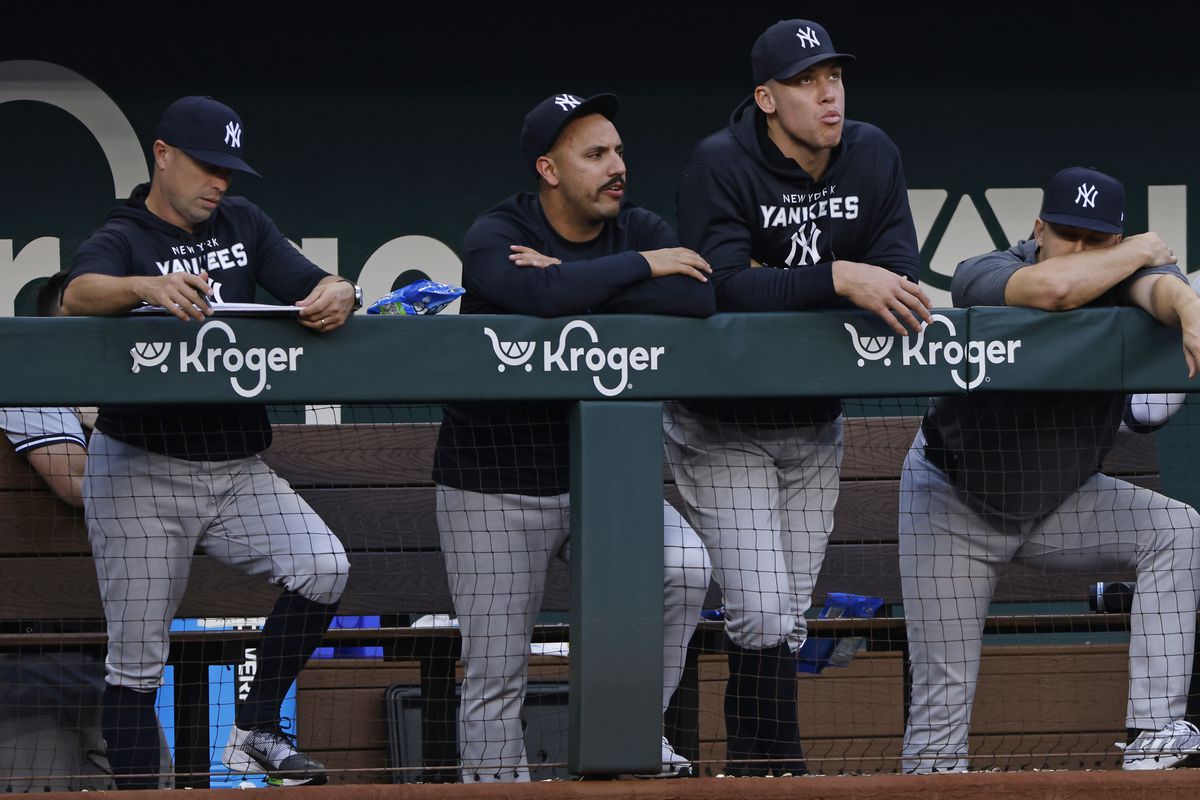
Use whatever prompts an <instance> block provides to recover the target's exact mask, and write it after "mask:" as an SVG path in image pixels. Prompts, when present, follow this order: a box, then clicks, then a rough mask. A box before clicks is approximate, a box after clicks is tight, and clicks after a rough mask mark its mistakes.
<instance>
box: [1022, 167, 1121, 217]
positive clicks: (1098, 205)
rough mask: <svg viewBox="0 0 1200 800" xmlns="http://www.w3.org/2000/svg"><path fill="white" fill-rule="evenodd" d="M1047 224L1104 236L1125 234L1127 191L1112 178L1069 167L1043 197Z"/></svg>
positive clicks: (1091, 171)
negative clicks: (1067, 226) (1096, 232)
mask: <svg viewBox="0 0 1200 800" xmlns="http://www.w3.org/2000/svg"><path fill="white" fill-rule="evenodd" d="M1038 216H1040V217H1041V218H1042V220H1044V221H1045V222H1052V223H1054V224H1055V225H1070V226H1071V227H1074V228H1084V229H1086V230H1089V231H1099V232H1100V233H1122V232H1124V230H1125V187H1124V186H1122V185H1121V182H1120V181H1119V180H1117V179H1116V178H1114V177H1112V176H1111V175H1105V174H1104V173H1103V172H1100V171H1098V170H1094V169H1088V168H1086V167H1068V168H1067V169H1064V170H1063V171H1062V172H1059V173H1058V174H1057V175H1055V176H1054V177H1053V178H1051V179H1050V183H1048V184H1047V185H1046V190H1045V192H1044V194H1043V195H1042V212H1041V214H1039V215H1038Z"/></svg>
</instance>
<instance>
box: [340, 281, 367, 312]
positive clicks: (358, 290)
mask: <svg viewBox="0 0 1200 800" xmlns="http://www.w3.org/2000/svg"><path fill="white" fill-rule="evenodd" d="M342 280H343V281H344V282H346V283H348V284H350V285H351V286H353V287H354V307H353V308H351V309H350V311H351V312H355V311H358V310H359V309H360V308H362V307H363V293H362V287H361V286H359V285H358V284H357V283H355V282H354V281H352V280H350V279H349V278H342Z"/></svg>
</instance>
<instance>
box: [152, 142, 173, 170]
mask: <svg viewBox="0 0 1200 800" xmlns="http://www.w3.org/2000/svg"><path fill="white" fill-rule="evenodd" d="M150 153H151V154H152V155H153V156H154V167H155V169H166V168H167V162H168V161H169V160H170V158H171V148H170V147H169V146H168V145H167V143H166V142H164V141H163V140H162V139H155V140H154V144H152V145H150Z"/></svg>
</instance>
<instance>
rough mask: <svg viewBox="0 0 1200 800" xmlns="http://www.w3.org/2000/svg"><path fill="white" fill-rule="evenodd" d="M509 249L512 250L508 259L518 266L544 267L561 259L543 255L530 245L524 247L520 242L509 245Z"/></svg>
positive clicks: (559, 262) (557, 262) (558, 262)
mask: <svg viewBox="0 0 1200 800" xmlns="http://www.w3.org/2000/svg"><path fill="white" fill-rule="evenodd" d="M508 249H509V250H512V251H513V252H512V255H510V256H509V257H508V260H509V261H511V262H512V263H514V264H516V265H517V266H518V267H537V268H538V269H545V268H546V267H550V266H553V265H555V264H561V263H562V261H561V260H559V259H557V258H554V257H552V256H544V255H542V254H541V253H539V252H538V251H537V250H534V249H533V248H532V247H526V246H524V245H520V244H514V245H509V248H508Z"/></svg>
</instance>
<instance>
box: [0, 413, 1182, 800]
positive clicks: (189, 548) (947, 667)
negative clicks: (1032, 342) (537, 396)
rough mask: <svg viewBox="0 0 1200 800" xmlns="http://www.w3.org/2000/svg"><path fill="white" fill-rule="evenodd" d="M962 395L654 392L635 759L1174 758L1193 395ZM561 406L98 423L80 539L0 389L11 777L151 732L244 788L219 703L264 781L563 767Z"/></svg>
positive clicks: (869, 767)
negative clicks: (105, 428) (644, 720)
mask: <svg viewBox="0 0 1200 800" xmlns="http://www.w3.org/2000/svg"><path fill="white" fill-rule="evenodd" d="M977 396H978V397H981V398H987V402H982V401H981V402H980V403H979V404H977V405H975V406H965V405H962V404H961V403H960V402H958V401H955V402H951V403H946V402H945V401H944V400H937V401H935V402H937V403H938V408H939V411H938V414H937V415H936V416H932V417H930V420H929V421H927V423H926V424H925V425H924V426H922V424H921V423H922V417H923V416H924V415H925V412H926V409H927V408H928V403H927V402H926V399H924V398H921V399H911V398H910V399H865V400H855V401H846V402H845V403H844V415H843V416H841V417H838V415H837V413H836V409H834V411H833V414H832V415H829V414H828V413H826V416H825V417H824V418H821V417H820V416H819V415H820V414H821V413H823V412H822V409H821V408H818V407H817V406H816V405H810V406H808V407H806V410H805V411H804V413H803V414H800V413H797V414H796V416H794V417H790V418H788V417H781V416H779V415H777V414H775V413H774V412H772V413H771V415H768V414H767V412H763V415H762V416H758V417H749V418H747V417H746V416H745V415H744V414H740V413H739V414H727V413H725V412H724V411H722V410H721V409H720V408H718V407H715V406H712V405H711V404H703V403H695V402H690V403H668V404H666V406H665V415H664V441H665V443H666V449H665V453H666V456H665V468H664V484H663V488H664V495H665V497H666V500H667V501H668V502H667V505H665V506H664V526H663V529H664V561H665V563H666V567H667V569H666V572H665V574H664V595H663V615H664V630H665V632H666V636H665V639H664V650H663V655H664V675H663V695H662V698H663V709H664V711H665V727H664V737H665V738H664V742H663V771H664V772H675V773H678V772H681V771H684V769H685V765H686V767H687V768H690V770H691V771H692V773H693V774H699V775H711V774H747V775H755V774H767V773H774V774H785V773H792V774H796V773H799V772H800V771H802V770H805V769H807V770H808V771H811V772H819V773H826V774H835V773H852V772H897V771H901V770H916V771H925V770H928V769H933V768H936V769H961V768H967V767H969V768H971V769H987V768H994V767H998V768H1002V769H1031V768H1040V767H1073V768H1081V767H1105V768H1115V767H1117V766H1119V765H1120V764H1121V761H1122V757H1123V756H1122V752H1121V750H1120V749H1118V748H1117V747H1115V746H1114V743H1115V742H1120V743H1122V744H1125V743H1126V742H1129V741H1131V740H1133V739H1134V738H1135V737H1136V735H1137V734H1138V732H1140V731H1147V732H1150V733H1149V734H1145V735H1143V736H1142V741H1141V744H1140V745H1139V747H1141V748H1143V749H1145V748H1146V747H1153V746H1156V745H1155V742H1156V741H1159V742H1163V747H1164V748H1166V750H1168V751H1171V752H1174V751H1175V750H1183V749H1186V748H1187V747H1194V746H1197V744H1200V743H1196V742H1191V740H1189V739H1188V738H1187V737H1188V736H1191V735H1192V734H1191V733H1190V732H1189V731H1188V730H1187V729H1186V728H1184V727H1182V726H1181V723H1182V721H1183V720H1185V719H1187V718H1188V717H1189V714H1188V709H1187V706H1188V700H1189V686H1190V683H1191V678H1192V663H1191V652H1192V646H1193V643H1194V636H1195V617H1196V614H1195V611H1196V606H1197V601H1196V586H1195V574H1196V570H1197V566H1198V564H1200V554H1198V553H1197V552H1196V547H1195V544H1196V542H1195V538H1196V535H1195V530H1196V527H1195V525H1194V522H1193V521H1194V520H1195V513H1194V512H1192V511H1191V510H1190V508H1188V507H1187V506H1185V505H1184V504H1183V501H1186V500H1188V499H1189V498H1188V497H1187V494H1188V484H1189V482H1190V479H1189V478H1188V477H1187V476H1188V475H1189V474H1190V469H1191V466H1192V465H1191V464H1190V460H1189V459H1190V456H1189V453H1190V450H1189V448H1188V444H1187V443H1188V442H1189V440H1190V438H1191V436H1190V430H1191V417H1190V413H1189V409H1188V408H1187V407H1186V406H1184V409H1183V411H1182V412H1181V413H1179V414H1177V415H1176V416H1175V417H1174V418H1173V419H1172V420H1171V421H1170V422H1169V423H1167V424H1166V427H1163V428H1162V429H1161V430H1157V428H1156V426H1158V425H1159V424H1161V423H1164V422H1165V421H1166V419H1167V417H1168V416H1169V415H1168V414H1166V413H1165V412H1166V411H1168V410H1173V409H1174V408H1176V407H1177V406H1178V404H1179V401H1180V400H1181V398H1171V397H1168V396H1149V397H1142V398H1138V399H1136V400H1135V401H1133V402H1129V403H1127V402H1126V399H1125V398H1124V397H1118V398H1116V399H1115V400H1113V399H1112V398H1109V399H1107V400H1104V399H1103V398H1099V397H1098V396H1082V395H1054V396H1046V395H1041V396H1033V395H1027V396H1026V395H1015V394H1002V393H995V394H992V395H988V394H987V393H979V394H978V395H977ZM566 407H567V406H566V405H565V404H561V405H560V404H540V405H538V404H511V405H507V406H501V405H499V404H478V405H474V406H465V407H464V406H459V407H456V408H452V409H451V410H450V412H449V413H448V414H447V417H446V418H448V419H451V422H450V424H449V425H446V426H443V423H442V420H443V414H442V410H441V409H440V408H439V407H437V406H430V407H417V406H403V407H399V406H372V407H368V406H345V407H321V408H311V407H310V408H309V409H307V410H305V409H293V408H277V409H272V419H273V420H274V421H275V423H276V424H275V425H274V434H273V442H272V444H271V446H270V448H269V449H268V450H266V451H265V452H264V453H263V456H262V458H261V459H257V458H250V459H234V460H231V461H228V462H213V461H204V460H201V461H194V460H188V459H178V458H176V459H166V460H165V461H164V460H163V459H164V458H165V457H162V456H160V455H159V454H151V453H147V452H145V451H137V452H133V451H131V450H130V449H129V448H128V446H127V445H126V444H124V443H122V442H120V441H118V440H115V439H114V438H113V437H110V436H105V435H103V434H101V435H100V436H99V437H97V435H96V434H94V433H91V434H90V439H91V441H90V447H91V451H92V452H91V458H92V463H91V466H90V472H89V476H88V480H87V482H86V485H83V484H82V483H78V489H77V491H78V492H79V497H80V498H85V499H86V500H87V502H88V503H89V512H88V513H89V515H90V518H91V519H90V528H91V531H92V537H91V541H90V542H89V538H88V532H87V528H88V527H89V525H88V524H86V523H85V517H84V512H83V511H82V509H79V508H76V507H74V506H73V505H71V502H70V501H71V500H72V498H71V495H70V486H71V485H72V481H73V480H75V481H79V480H80V479H81V476H82V473H81V472H79V471H77V470H72V469H68V467H67V466H65V465H68V464H71V463H73V456H74V457H77V455H78V454H77V453H74V451H73V450H72V449H71V448H73V447H78V444H77V442H75V441H73V439H72V437H71V436H66V437H54V436H51V437H50V438H44V437H45V436H46V435H47V434H46V431H47V430H48V429H50V428H53V427H54V426H56V425H58V426H60V427H62V423H63V421H64V420H69V419H73V418H75V416H74V414H73V413H68V412H65V411H52V410H48V409H23V410H16V409H10V410H8V411H7V412H6V415H5V428H6V430H7V431H8V433H9V434H10V435H9V439H10V441H11V442H12V443H13V446H12V447H3V448H0V525H2V526H3V528H4V531H5V535H4V536H3V537H0V542H3V544H2V545H0V547H3V548H4V557H3V558H2V559H0V569H3V570H4V576H3V578H4V579H3V582H2V583H0V585H2V586H3V591H0V626H2V627H0V648H2V652H0V666H2V667H3V669H4V671H5V674H4V678H3V681H0V686H2V687H3V691H4V693H5V697H4V698H3V700H0V711H2V714H3V719H2V720H0V730H2V731H3V734H4V738H3V740H2V741H0V770H2V771H3V773H4V774H5V775H6V778H5V780H6V785H9V786H12V787H14V790H23V789H24V788H29V787H34V788H41V787H44V786H53V787H55V788H81V787H89V786H90V787H98V786H103V785H108V784H107V781H108V780H110V779H109V777H108V776H107V775H106V774H105V772H106V769H107V765H106V762H105V760H104V757H103V756H102V755H101V753H102V752H103V751H104V749H105V748H104V746H103V745H104V743H103V736H104V731H105V729H106V726H107V728H108V729H109V730H113V728H114V726H115V728H116V729H121V730H141V729H142V728H144V727H146V726H145V725H144V723H145V722H146V720H147V719H150V720H152V723H151V725H150V726H149V727H150V731H149V735H145V736H134V737H129V738H121V745H123V746H124V747H126V748H128V749H131V750H132V751H134V752H135V753H137V754H138V757H139V758H141V759H142V761H141V762H139V763H149V761H147V759H150V760H151V761H152V763H153V765H154V767H153V769H152V770H150V771H148V772H147V773H146V779H147V781H148V782H149V781H152V782H153V783H154V784H155V785H157V784H159V783H160V782H161V780H165V779H160V777H159V773H162V774H163V775H168V774H170V772H171V768H169V767H164V766H163V764H165V763H166V762H165V761H164V759H166V758H173V760H174V772H175V773H176V774H177V779H176V780H177V784H178V785H200V784H205V783H208V782H211V783H212V784H213V785H229V784H232V785H237V784H238V783H240V782H242V781H244V780H250V781H254V782H261V781H262V780H263V778H262V776H263V774H264V772H266V771H267V770H266V769H265V768H264V766H263V763H262V761H260V760H258V758H257V757H254V758H250V759H249V760H247V759H245V758H243V759H241V760H240V761H239V760H238V759H239V755H238V753H239V752H241V753H244V752H246V751H245V748H244V747H243V745H244V744H245V743H244V741H243V739H245V736H244V735H243V736H241V738H238V739H236V741H235V744H238V745H239V748H240V749H239V750H238V752H234V753H232V754H231V753H230V752H227V744H228V743H229V741H230V738H231V732H232V731H233V728H234V726H235V723H237V725H238V726H243V725H244V726H245V728H246V729H247V730H248V731H250V732H251V733H253V732H254V731H259V732H262V731H267V732H268V733H271V734H272V735H273V737H274V738H270V739H269V741H267V743H266V744H265V745H262V748H261V750H260V751H258V752H261V753H262V755H261V758H262V759H264V760H266V761H267V762H268V763H271V764H273V765H274V767H275V768H274V769H271V770H270V772H271V774H273V775H274V776H275V777H276V778H277V779H304V778H306V777H308V776H310V775H311V774H312V773H315V772H318V771H319V772H325V773H328V775H329V776H330V779H331V780H333V781H338V782H379V781H398V782H399V781H403V782H414V781H419V780H420V781H446V782H451V781H458V780H468V781H475V780H480V781H487V780H496V779H497V777H498V778H499V779H500V780H511V779H520V778H523V777H525V776H529V777H531V778H532V779H535V780H536V779H539V778H545V777H561V776H565V775H566V770H565V766H564V764H565V760H566V738H567V722H566V716H567V711H566V708H567V706H566V699H567V697H568V692H569V687H568V683H569V681H568V675H567V672H568V664H569V654H570V650H569V644H568V641H567V639H568V633H569V632H568V630H567V627H566V621H567V615H566V613H565V612H567V611H568V607H569V594H568V587H567V567H566V561H565V559H566V558H567V557H569V546H568V536H567V533H568V530H569V516H568V510H569V506H568V497H567V494H566V485H565V484H564V482H563V479H564V477H565V476H566V473H567V461H566V452H567V451H566V441H567V440H566V414H565V409H566ZM1089 409H1090V410H1089ZM1097 409H1098V410H1097ZM825 412H828V408H826V409H825ZM35 423H36V424H35ZM36 425H40V426H41V428H40V429H38V428H36ZM922 428H923V430H922ZM35 429H36V430H39V431H40V432H37V433H31V431H34V430H35ZM82 430H83V432H84V435H85V436H86V435H87V434H88V431H89V429H88V428H87V427H84V428H82ZM1156 430H1157V432H1156ZM931 431H934V432H935V433H933V435H934V436H939V437H940V439H938V441H936V442H935V445H936V446H937V450H938V451H937V452H932V453H931V452H930V447H929V443H928V438H929V436H930V432H931ZM1014 431H1018V432H1020V435H1018V436H1016V438H1013V436H1012V435H1011V434H1012V433H1013V432H1014ZM225 433H227V434H236V431H226V432H225ZM914 441H915V442H916V443H917V446H916V447H914V446H913V445H914ZM35 444H38V445H39V446H34V445H35ZM60 446H61V447H60ZM64 448H65V450H66V454H65V456H66V457H65V460H62V459H43V458H42V457H41V456H45V455H47V454H48V453H56V454H57V453H58V451H59V450H62V449H64ZM971 448H974V450H973V451H972V450H971ZM80 449H82V448H80ZM39 450H41V451H43V452H42V453H41V455H40V456H39V455H38V451H39ZM218 464H219V466H217V465H218ZM1092 464H1095V465H1096V466H1101V465H1102V467H1103V473H1102V475H1103V476H1107V477H1102V476H1101V475H1100V474H1097V473H1096V471H1095V466H1089V465H1092ZM52 465H57V466H52ZM588 468H589V469H593V470H605V469H620V465H619V464H588ZM984 469H986V470H987V471H988V474H987V475H986V476H981V475H979V474H977V473H978V472H979V471H980V470H984ZM46 470H49V473H48V477H49V478H50V479H49V480H46V479H45V478H42V477H38V472H39V471H42V472H43V473H44V474H46ZM972 470H975V472H972ZM1072 471H1073V472H1074V473H1076V474H1077V478H1078V480H1077V481H1075V479H1072V478H1069V477H1064V476H1068V474H1069V473H1072ZM56 472H59V473H64V474H59V475H56V474H54V473H56ZM72 475H74V476H75V477H74V478H72ZM60 478H65V479H66V480H59V479H60ZM976 479H979V480H976ZM1072 481H1075V482H1074V483H1073V482H1072ZM1164 486H1166V487H1167V488H1168V489H1169V490H1170V491H1171V493H1173V494H1175V495H1178V496H1179V497H1180V499H1179V500H1178V501H1172V500H1168V499H1167V498H1166V496H1165V495H1164V494H1161V493H1159V492H1160V490H1162V489H1163V487H1164ZM56 492H57V493H59V494H61V495H62V496H63V497H66V498H67V500H62V499H58V498H56V497H55V493H56ZM114 542H115V544H114ZM97 575H99V576H100V579H99V581H98V579H97ZM1135 582H1136V590H1135V588H1134V587H1135ZM1100 583H1103V584H1104V586H1103V587H1100V588H1098V584H1100ZM272 584H274V585H272ZM184 587H186V592H185V591H184V590H183V589H184ZM102 598H103V600H102ZM335 601H338V602H339V603H340V604H339V605H337V606H336V607H335V606H334V602H335ZM106 611H107V612H108V617H109V621H108V623H107V624H106V623H105V612H106ZM1097 611H1099V612H1102V613H1097ZM268 620H274V623H273V626H272V623H271V622H268ZM326 624H331V625H332V628H331V630H330V631H329V633H327V634H325V636H324V637H323V638H324V640H323V641H322V636H321V633H320V632H321V630H322V629H323V628H324V626H325V625H326ZM264 625H266V626H267V629H268V630H267V636H266V638H265V639H264V636H263V634H262V632H261V631H262V628H263V626H264ZM1130 629H1132V632H1133V633H1132V637H1131V636H1130ZM314 631H315V633H314ZM272 641H273V642H274V643H273V644H272V643H271V642H272ZM317 644H322V645H323V646H322V647H321V648H320V649H319V650H317V652H316V657H315V658H313V659H312V660H310V661H308V662H307V666H305V667H304V669H303V672H302V673H301V674H300V676H299V680H298V681H297V683H296V685H295V686H294V687H293V686H292V678H293V677H294V676H295V674H296V673H297V672H300V665H301V664H303V663H304V660H305V658H307V657H308V654H309V652H311V651H312V649H313V648H314V647H316V645H317ZM793 651H795V652H793ZM106 654H107V655H108V659H109V665H108V671H107V672H108V678H109V679H108V683H109V688H108V689H107V690H106V688H105V672H106V671H105V666H104V663H103V659H104V657H105V655H106ZM797 654H798V655H797ZM161 665H165V670H162V671H161V673H160V667H161ZM910 670H911V672H910ZM977 676H978V679H977V680H976V678H977ZM1131 678H1132V680H1131ZM160 680H161V682H162V688H158V687H159V683H160ZM113 687H121V691H122V692H130V693H131V694H120V693H116V694H114V689H113ZM155 690H157V691H155ZM144 697H150V698H151V700H150V701H149V703H150V705H148V706H142V705H139V703H141V702H143V700H144ZM613 702H614V703H619V702H620V698H614V699H613ZM102 706H108V707H109V708H113V707H115V708H117V709H118V711H119V713H116V714H115V715H113V716H110V717H108V718H107V719H106V718H105V716H104V714H103V713H102V712H101V707H102ZM146 708H149V709H151V710H154V709H156V710H157V718H158V721H160V722H161V734H160V731H159V725H158V724H155V723H154V722H153V716H150V717H147V716H146V713H145V709H146ZM110 713H111V712H110ZM1156 733H1157V734H1162V735H1160V736H1159V737H1158V738H1157V739H1156V738H1155V737H1154V736H1153V735H1151V734H1156ZM289 736H295V737H296V738H295V739H294V740H292V739H289ZM1171 737H1173V738H1171ZM111 738H112V737H111V735H110V739H111ZM1167 738H1171V741H1170V742H1166V739H1167ZM280 742H282V744H280ZM1189 742H1190V743H1189ZM109 746H110V747H111V746H112V742H111V741H110V742H109ZM279 747H284V748H286V747H294V748H295V750H294V752H295V753H298V754H300V755H302V756H304V757H305V758H306V759H308V760H307V761H300V762H297V761H292V762H289V763H288V764H286V765H285V764H284V763H283V760H284V758H283V757H290V755H291V754H292V751H286V750H279V749H278V748H279ZM272 748H275V750H274V751H272ZM1139 753H1142V751H1140V750H1139V751H1137V752H1135V753H1134V754H1133V755H1130V754H1129V753H1128V752H1127V753H1126V754H1125V758H1126V759H1128V760H1129V761H1130V763H1131V764H1132V765H1138V764H1157V763H1161V761H1162V759H1161V758H1160V759H1158V760H1156V759H1155V758H1154V756H1153V755H1146V754H1141V755H1139ZM151 756H152V759H151ZM1169 757H1174V756H1169ZM271 759H274V761H271ZM135 760H136V759H135ZM230 761H233V763H234V765H235V767H238V768H237V769H235V770H230V769H229V767H228V763H229V762H230ZM312 761H315V762H317V764H318V766H313V764H312V763H311V762H312ZM243 772H244V773H246V774H242V773H243Z"/></svg>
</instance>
